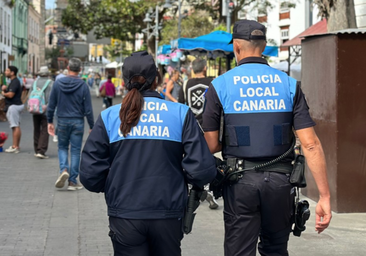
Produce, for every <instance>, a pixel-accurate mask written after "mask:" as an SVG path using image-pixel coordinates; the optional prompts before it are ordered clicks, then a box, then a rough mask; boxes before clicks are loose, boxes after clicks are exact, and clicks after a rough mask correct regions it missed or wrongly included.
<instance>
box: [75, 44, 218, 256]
mask: <svg viewBox="0 0 366 256" xmlns="http://www.w3.org/2000/svg"><path fill="white" fill-rule="evenodd" d="M123 79H124V82H125V84H126V87H127V89H128V90H129V92H128V94H127V95H126V97H125V98H124V99H123V101H122V104H119V105H115V106H113V107H111V108H108V109H107V110H105V111H103V112H102V113H101V115H100V116H99V118H98V120H97V121H96V123H95V126H94V128H93V130H92V132H91V134H90V136H89V138H88V140H87V141H86V144H85V147H84V149H83V152H82V160H81V165H80V181H81V183H82V184H83V185H84V186H85V188H86V189H88V190H90V191H92V192H97V193H99V192H103V193H105V199H106V202H107V206H108V215H109V223H110V233H109V235H110V237H111V239H112V243H113V248H114V252H115V255H123V256H127V255H128V256H129V255H131V256H132V255H133V256H136V255H138V256H145V255H146V256H152V255H156V256H164V255H166V256H178V255H181V249H180V241H181V239H182V238H183V232H182V218H183V216H184V212H185V208H186V204H187V194H188V192H187V183H186V182H188V183H191V184H193V185H195V186H197V187H203V186H204V185H205V184H206V183H208V182H210V181H211V180H212V179H213V178H214V177H215V175H216V168H215V160H214V158H213V156H212V155H211V153H210V151H209V149H208V146H207V144H206V141H205V139H204V136H203V134H202V131H201V130H200V128H199V126H198V124H197V122H196V119H195V117H194V115H193V113H192V112H191V111H190V109H189V107H188V106H185V105H182V104H179V103H173V102H167V101H165V100H163V99H162V98H161V97H160V95H159V93H157V92H156V91H155V89H156V87H157V85H158V82H159V78H158V72H157V69H156V66H155V63H154V59H153V58H152V56H151V55H148V54H147V52H146V51H143V52H136V53H133V54H132V55H131V56H130V57H128V58H126V60H125V62H124V65H123Z"/></svg>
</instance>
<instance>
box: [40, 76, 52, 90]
mask: <svg viewBox="0 0 366 256" xmlns="http://www.w3.org/2000/svg"><path fill="white" fill-rule="evenodd" d="M50 83H51V80H50V79H48V80H47V82H46V84H45V85H44V86H43V88H42V90H41V92H44V91H45V90H46V89H47V87H48V85H49V84H50Z"/></svg>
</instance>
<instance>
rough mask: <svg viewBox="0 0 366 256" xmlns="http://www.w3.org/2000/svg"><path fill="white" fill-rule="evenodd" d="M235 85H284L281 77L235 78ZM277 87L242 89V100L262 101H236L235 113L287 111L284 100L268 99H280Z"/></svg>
mask: <svg viewBox="0 0 366 256" xmlns="http://www.w3.org/2000/svg"><path fill="white" fill-rule="evenodd" d="M233 80H234V85H236V84H238V83H239V84H251V85H252V84H268V83H271V84H276V83H282V81H281V79H280V77H279V75H261V76H256V77H255V76H254V77H253V76H234V77H233ZM279 96H280V95H279V93H277V92H276V88H275V87H257V88H252V87H248V88H245V89H244V88H240V97H241V98H254V97H256V98H258V97H264V99H263V100H262V99H261V100H254V99H245V100H243V101H239V100H236V101H234V109H235V111H255V110H282V109H283V110H286V105H285V101H284V100H283V99H269V98H268V97H279Z"/></svg>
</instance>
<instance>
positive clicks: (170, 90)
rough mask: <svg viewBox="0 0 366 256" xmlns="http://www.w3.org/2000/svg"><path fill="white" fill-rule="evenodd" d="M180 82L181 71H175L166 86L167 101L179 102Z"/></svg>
mask: <svg viewBox="0 0 366 256" xmlns="http://www.w3.org/2000/svg"><path fill="white" fill-rule="evenodd" d="M178 81H179V71H178V70H174V71H173V72H172V75H171V78H170V80H169V81H168V83H167V85H166V92H165V99H166V100H167V101H173V102H178V96H179V90H180V88H181V86H180V85H179V83H178Z"/></svg>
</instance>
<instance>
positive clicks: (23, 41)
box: [10, 0, 29, 74]
mask: <svg viewBox="0 0 366 256" xmlns="http://www.w3.org/2000/svg"><path fill="white" fill-rule="evenodd" d="M28 8H29V2H28V1H27V0H17V1H16V4H15V7H14V8H13V42H12V43H13V46H12V55H13V56H14V60H13V61H11V62H10V63H11V65H13V66H16V67H17V68H18V70H19V73H20V74H23V73H25V72H27V71H28Z"/></svg>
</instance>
